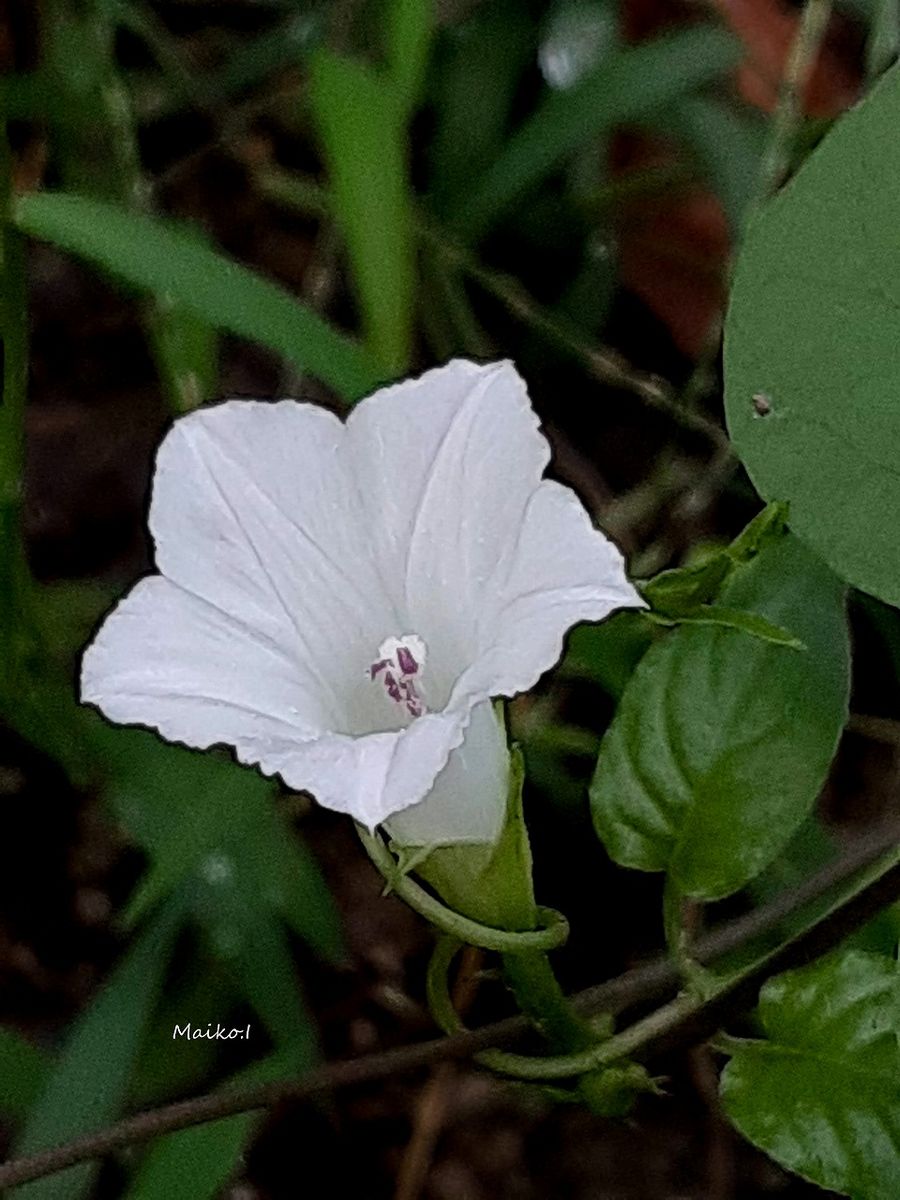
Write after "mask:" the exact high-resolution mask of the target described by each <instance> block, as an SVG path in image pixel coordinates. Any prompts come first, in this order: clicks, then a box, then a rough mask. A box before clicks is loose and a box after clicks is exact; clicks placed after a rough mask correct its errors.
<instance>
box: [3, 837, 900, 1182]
mask: <svg viewBox="0 0 900 1200" xmlns="http://www.w3.org/2000/svg"><path fill="white" fill-rule="evenodd" d="M898 837H900V831H898V829H897V827H896V826H892V827H891V828H890V829H888V830H886V831H881V832H879V833H877V834H874V835H870V836H867V837H866V838H863V839H861V840H860V841H859V843H857V844H856V845H855V846H854V847H853V848H851V850H850V851H849V852H848V853H847V854H846V855H844V856H843V857H842V858H841V859H840V860H839V861H838V862H837V863H835V864H832V865H830V866H828V867H826V868H825V869H824V870H823V871H821V872H819V873H818V874H817V875H816V876H814V877H813V878H812V879H811V880H809V881H808V882H807V883H805V884H803V885H802V886H801V887H800V888H798V889H795V890H794V891H793V892H792V893H791V894H790V895H785V896H780V897H778V898H777V899H776V900H775V901H773V902H772V903H771V904H768V905H766V906H764V907H763V908H761V909H760V910H758V911H757V912H754V913H751V914H750V915H749V916H748V917H742V918H739V919H738V920H737V921H734V922H731V923H729V924H728V925H726V926H724V927H723V928H722V929H720V930H717V931H714V932H712V933H710V934H708V935H706V936H705V937H703V938H701V939H698V942H697V945H696V947H695V953H696V955H697V957H698V958H699V959H701V960H702V961H707V962H708V961H710V960H714V959H718V958H720V957H721V956H722V955H724V954H726V953H728V952H731V951H733V950H736V949H739V948H743V947H749V946H751V945H752V943H753V941H754V940H755V939H757V938H759V937H761V936H764V935H767V934H768V935H771V934H773V933H774V932H776V931H777V930H778V929H779V927H781V925H782V923H783V922H784V921H785V919H787V918H790V917H795V916H797V915H799V914H801V913H802V912H803V910H804V909H806V908H808V907H809V905H810V904H812V903H814V902H818V901H822V900H824V899H825V898H826V897H827V896H828V895H829V894H830V893H831V892H832V891H833V890H834V889H835V888H836V887H839V886H842V885H847V884H850V883H851V882H852V881H853V880H854V879H855V878H856V876H858V875H860V874H861V873H866V872H868V871H871V870H872V868H873V867H875V866H876V864H877V863H878V862H879V860H880V859H881V858H882V857H883V856H884V855H885V854H886V853H887V852H889V851H890V850H891V849H892V848H893V847H895V846H896V843H897V840H898ZM898 896H900V864H898V863H897V862H896V860H895V859H893V858H892V860H891V862H890V863H889V864H888V865H886V867H885V869H884V870H882V871H881V872H880V873H878V874H876V875H875V877H874V879H872V880H871V881H870V882H868V883H866V884H864V886H862V887H861V888H859V889H858V890H856V891H855V892H854V893H853V894H852V895H850V896H849V898H845V899H844V900H842V901H838V902H837V903H836V904H835V905H834V907H833V908H832V909H831V910H830V911H829V912H828V913H827V915H826V916H825V917H824V918H823V919H822V920H820V921H819V922H818V923H816V924H814V925H813V926H812V928H810V929H808V930H806V931H805V932H804V933H802V934H801V935H799V936H797V937H795V938H793V939H792V940H791V941H789V942H788V943H786V944H785V945H784V946H782V947H781V948H779V949H778V950H777V951H776V952H775V953H774V954H770V955H769V956H768V957H767V958H766V959H765V960H764V961H763V962H761V963H760V964H759V965H758V966H757V967H756V968H754V969H753V970H751V971H749V972H747V973H745V974H743V975H742V976H741V978H740V979H739V980H738V981H737V982H736V983H735V984H733V985H731V986H728V987H725V988H723V990H722V991H721V992H720V993H719V994H718V995H716V996H715V997H714V998H713V999H712V1000H710V1001H708V1002H705V1003H701V1002H699V1001H697V1002H693V1003H692V1002H690V1001H689V1000H688V1001H687V1002H684V1000H685V998H684V997H682V998H681V1000H680V1001H675V1002H674V1003H673V1004H671V1005H669V1006H667V1008H665V1009H661V1010H659V1012H656V1013H653V1014H652V1015H651V1016H649V1017H647V1018H645V1019H644V1020H642V1021H639V1022H637V1024H635V1025H633V1026H631V1027H630V1028H629V1029H626V1030H625V1031H624V1033H622V1034H619V1035H616V1037H615V1038H614V1039H611V1041H610V1043H608V1044H609V1046H610V1051H611V1054H612V1050H613V1048H614V1046H615V1048H617V1049H618V1051H619V1053H620V1054H621V1055H622V1056H624V1055H625V1054H634V1055H635V1056H636V1057H638V1058H640V1059H648V1058H651V1057H653V1056H654V1055H656V1054H659V1053H662V1052H667V1051H670V1050H672V1049H674V1048H676V1047H684V1046H689V1045H695V1044H697V1043H698V1042H701V1041H704V1040H705V1039H706V1038H708V1037H710V1036H711V1035H712V1034H713V1033H715V1032H716V1031H717V1030H718V1029H719V1028H721V1026H722V1024H723V1021H725V1020H726V1019H727V1018H728V1016H729V1015H730V1014H734V1013H735V1012H740V1011H743V1010H744V1009H746V1008H747V1007H748V1006H750V1005H752V1004H753V1002H754V999H755V996H756V993H757V992H758V990H759V988H760V986H761V985H762V983H764V982H765V980H766V979H768V978H769V977H770V976H771V975H774V974H776V973H778V972H780V971H784V970H787V969H788V968H790V967H794V966H797V965H799V964H802V963H804V962H806V961H809V960H810V959H812V958H814V957H815V956H817V955H819V954H822V953H824V952H825V951H827V950H829V949H831V948H833V947H834V946H836V945H837V944H838V943H839V942H840V941H841V940H842V939H843V938H844V937H845V936H846V935H847V934H848V933H850V932H851V931H852V930H853V929H856V928H859V926H861V925H862V924H864V923H865V921H867V920H868V919H869V918H870V917H871V916H873V915H874V914H875V913H876V912H878V911H880V909H882V908H884V907H885V906H886V905H887V904H889V903H891V902H892V901H893V900H896V899H897V898H898ZM677 985H678V980H677V974H676V972H675V970H674V968H673V967H672V965H671V964H670V963H668V962H666V961H657V962H651V963H649V964H647V965H646V966H644V967H639V968H636V969H635V970H633V971H629V972H628V973H626V974H625V975H623V976H621V977H620V978H619V979H615V980H611V981H609V982H608V983H604V984H600V985H598V986H597V987H594V988H589V989H588V990H587V991H586V992H582V993H580V994H579V995H578V996H576V997H574V1003H575V1004H576V1005H577V1007H578V1008H579V1010H580V1011H582V1012H601V1011H605V1012H611V1013H619V1012H622V1011H624V1010H625V1009H627V1008H630V1007H632V1006H633V1005H635V1004H641V1003H646V1002H647V1001H648V1000H650V999H651V998H653V997H656V996H659V995H662V994H666V993H671V992H672V991H673V990H674V989H675V988H676V987H677ZM529 1028H530V1026H529V1024H528V1022H527V1020H526V1019H525V1018H524V1017H521V1016H519V1017H510V1018H508V1019H507V1020H505V1021H499V1022H496V1023H495V1024H492V1025H486V1026H483V1027H482V1028H480V1029H476V1030H472V1031H467V1032H465V1033H460V1034H457V1035H454V1036H453V1037H445V1038H436V1039H434V1040H432V1041H428V1042H423V1043H419V1044H417V1045H413V1046H404V1047H401V1048H399V1049H396V1050H388V1051H385V1052H383V1053H379V1054H372V1055H368V1056H366V1057H364V1058H357V1059H352V1060H350V1061H348V1062H339V1063H332V1064H329V1065H325V1066H322V1067H319V1068H317V1069H316V1070H314V1071H310V1072H309V1073H308V1074H306V1075H304V1076H303V1077H302V1078H299V1079H287V1080H280V1081H277V1082H273V1083H265V1084H258V1085H255V1086H253V1087H249V1088H241V1089H233V1090H223V1091H221V1092H215V1093H212V1094H209V1095H204V1096H196V1097H193V1098H192V1099H189V1100H182V1101H179V1102H177V1103H175V1104H167V1105H164V1106H162V1107H161V1108H155V1109H150V1110H149V1111H147V1112H143V1113H138V1114H137V1115H135V1116H132V1117H127V1118H125V1119H124V1120H122V1121H118V1122H116V1123H115V1124H114V1125H111V1126H109V1127H107V1128H105V1129H101V1130H99V1131H97V1132H95V1133H89V1134H84V1135H83V1136H81V1137H79V1138H76V1139H74V1140H73V1141H71V1142H67V1143H66V1144H64V1145H61V1146H55V1147H53V1148H51V1149H49V1150H43V1151H39V1152H38V1153H36V1154H32V1155H28V1156H26V1157H23V1158H18V1159H13V1160H11V1161H9V1162H7V1163H5V1164H3V1165H0V1189H6V1188H11V1187H15V1186H17V1185H19V1184H22V1183H27V1182H29V1181H30V1180H33V1179H40V1178H42V1177H43V1176H45V1175H51V1174H53V1173H55V1172H57V1171H62V1170H65V1169H66V1168H67V1167H71V1166H73V1165H75V1164H76V1163H80V1162H85V1161H87V1160H89V1159H93V1158H100V1157H102V1156H104V1155H106V1154H109V1153H110V1152H112V1151H114V1150H119V1149H122V1148H123V1147H125V1146H131V1145H134V1144H136V1143H138V1142H143V1141H147V1140H149V1139H151V1138H155V1137H159V1136H162V1135H163V1134H168V1133H173V1132H175V1131H177V1130H179V1129H186V1128H188V1127H190V1126H193V1125H200V1124H202V1123H204V1122H207V1121H215V1120H220V1119H221V1118H223V1117H230V1116H233V1115H235V1114H236V1113H243V1112H254V1111H258V1110H260V1109H267V1108H273V1107H274V1106H276V1105H278V1104H281V1103H283V1102H284V1101H287V1100H303V1099H309V1098H310V1097H313V1096H318V1095H321V1094H322V1093H323V1092H332V1091H337V1090H338V1089H340V1088H346V1087H353V1086H357V1085H359V1084H363V1083H371V1082H373V1081H375V1080H378V1079H384V1078H386V1077H388V1076H391V1075H400V1074H403V1073H406V1072H409V1071H415V1070H419V1069H421V1068H423V1067H429V1066H432V1065H434V1064H435V1063H439V1062H450V1061H460V1060H464V1059H469V1058H472V1057H473V1056H474V1055H475V1054H477V1053H478V1052H479V1051H482V1050H487V1049H491V1048H498V1047H506V1046H509V1045H511V1044H513V1043H514V1042H516V1041H517V1040H518V1039H519V1038H521V1037H522V1035H523V1034H524V1033H526V1032H527V1031H528V1030H529Z"/></svg>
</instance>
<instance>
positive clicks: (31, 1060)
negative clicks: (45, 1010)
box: [0, 1027, 52, 1117]
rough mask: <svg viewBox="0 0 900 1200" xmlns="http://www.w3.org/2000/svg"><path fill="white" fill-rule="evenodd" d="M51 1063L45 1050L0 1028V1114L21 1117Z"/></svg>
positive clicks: (8, 1030)
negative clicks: (1, 1112)
mask: <svg viewBox="0 0 900 1200" xmlns="http://www.w3.org/2000/svg"><path fill="white" fill-rule="evenodd" d="M51 1063H52V1060H51V1057H50V1055H49V1054H48V1053H47V1052H46V1050H41V1048H40V1047H39V1046H35V1045H34V1044H33V1043H32V1042H29V1041H27V1040H26V1039H25V1038H24V1037H22V1035H21V1034H20V1033H17V1032H16V1031H15V1030H14V1029H6V1028H3V1027H0V1110H2V1111H3V1112H5V1113H10V1114H12V1115H13V1116H15V1117H20V1116H23V1115H24V1114H25V1113H26V1112H27V1111H28V1109H29V1108H30V1107H31V1106H32V1104H33V1103H34V1102H35V1100H37V1098H38V1096H39V1095H40V1093H41V1092H42V1091H43V1089H44V1086H45V1084H46V1082H47V1078H48V1076H49V1074H50V1070H51Z"/></svg>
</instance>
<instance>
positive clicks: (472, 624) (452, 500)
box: [347, 360, 550, 704]
mask: <svg viewBox="0 0 900 1200" xmlns="http://www.w3.org/2000/svg"><path fill="white" fill-rule="evenodd" d="M347 433H348V436H349V441H350V444H349V447H348V450H349V455H350V458H351V461H352V463H353V467H352V473H353V474H354V475H355V477H356V478H357V479H358V481H359V486H360V490H361V492H362V493H363V494H364V495H365V497H366V502H367V504H368V505H370V510H369V511H370V512H371V523H372V532H373V535H374V537H375V538H376V547H377V554H378V558H379V561H380V563H381V564H382V571H383V578H384V579H385V580H386V581H388V582H386V586H392V587H393V588H395V589H396V590H397V591H398V592H399V594H400V595H401V596H402V597H403V598H404V600H405V605H406V609H407V614H408V617H409V621H408V627H409V628H410V629H413V630H415V632H416V633H417V634H419V635H420V636H421V637H422V638H424V640H425V642H426V644H427V646H428V653H429V677H430V681H431V686H433V685H434V682H435V681H436V680H439V681H441V688H442V689H443V695H442V696H440V697H439V698H437V703H439V704H440V703H444V702H446V699H447V696H448V695H449V691H450V687H451V686H452V683H453V680H455V679H456V677H457V676H458V675H459V673H460V671H461V670H462V668H463V667H465V666H467V665H468V664H469V663H470V662H471V661H472V659H473V656H474V653H475V651H476V645H475V642H474V634H475V629H476V622H477V619H478V616H479V614H480V612H481V611H482V609H483V606H484V603H485V596H486V590H487V588H488V586H489V581H490V578H491V576H492V575H493V573H494V571H495V568H496V565H497V561H498V558H500V557H501V556H502V555H503V552H504V547H507V546H508V545H509V544H510V543H512V542H514V541H515V538H516V536H517V532H518V529H519V526H520V525H521V522H522V518H523V514H524V511H525V508H526V505H527V503H528V499H529V496H530V495H531V493H532V492H533V490H534V489H535V487H537V485H538V482H539V480H540V478H541V474H542V472H543V470H544V467H545V466H546V464H547V461H548V459H549V456H550V452H549V447H548V445H547V442H546V439H545V438H544V437H543V436H542V435H541V434H540V432H539V429H538V421H537V417H536V416H535V414H534V411H533V410H532V408H531V405H530V403H529V400H528V394H527V391H526V389H525V384H524V382H523V381H522V379H521V378H520V377H519V375H518V374H517V373H516V370H515V368H514V367H513V366H512V364H511V363H508V362H501V363H492V364H491V365H489V366H477V365H476V364H474V363H470V362H465V361H462V360H456V361H454V362H451V363H448V364H447V365H446V366H444V367H441V368H438V369H437V370H433V371H428V372H427V373H426V374H424V375H422V376H420V377H419V378H418V379H412V380H407V381H406V382H404V383H400V384H397V385H395V386H393V387H389V388H385V389H384V390H383V391H380V392H378V393H376V394H375V395H374V396H372V397H371V398H370V399H368V400H365V401H363V403H362V404H360V405H358V407H357V408H356V409H355V410H354V412H353V413H351V415H350V417H349V419H348V421H347ZM435 699H436V698H435V697H434V696H430V702H431V703H435Z"/></svg>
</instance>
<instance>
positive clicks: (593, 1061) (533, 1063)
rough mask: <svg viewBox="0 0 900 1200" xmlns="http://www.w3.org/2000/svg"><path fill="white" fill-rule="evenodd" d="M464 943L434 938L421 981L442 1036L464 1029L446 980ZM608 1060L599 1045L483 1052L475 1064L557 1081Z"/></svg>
mask: <svg viewBox="0 0 900 1200" xmlns="http://www.w3.org/2000/svg"><path fill="white" fill-rule="evenodd" d="M463 945H464V943H463V942H461V941H460V940H459V939H458V938H455V937H453V936H451V935H447V934H445V935H444V936H443V937H440V938H439V939H438V942H437V945H436V946H435V948H434V953H433V954H432V956H431V961H430V962H429V964H428V973H427V976H426V980H425V987H426V993H427V996H428V1007H429V1009H430V1011H431V1015H432V1016H433V1017H434V1019H435V1021H436V1022H437V1023H438V1025H439V1026H440V1028H441V1029H442V1030H443V1031H444V1033H446V1034H454V1033H463V1032H464V1031H465V1029H466V1027H465V1025H464V1024H463V1022H462V1021H461V1020H460V1017H459V1014H458V1013H457V1011H456V1009H455V1008H454V1007H453V1000H452V999H451V997H450V987H449V983H448V977H449V973H450V967H451V966H452V964H453V959H454V958H455V957H456V955H457V954H458V953H459V951H460V950H461V949H462V947H463ZM608 1057H609V1054H608V1050H604V1048H603V1047H602V1045H601V1044H598V1045H596V1046H591V1047H590V1048H589V1049H587V1050H581V1051H578V1052H577V1053H575V1054H556V1055H530V1054H511V1053H509V1052H508V1051H506V1050H483V1051H482V1052H481V1053H480V1054H476V1055H475V1061H476V1062H478V1063H480V1064H481V1066H483V1067H488V1068H489V1069H490V1070H491V1071H495V1072H496V1073H497V1074H498V1075H507V1076H509V1077H510V1078H511V1079H523V1080H542V1079H548V1080H557V1079H566V1078H571V1077H572V1076H575V1075H584V1074H585V1073H586V1072H588V1071H593V1070H594V1069H595V1068H596V1067H598V1066H599V1065H601V1063H603V1062H604V1060H605V1059H607V1058H608Z"/></svg>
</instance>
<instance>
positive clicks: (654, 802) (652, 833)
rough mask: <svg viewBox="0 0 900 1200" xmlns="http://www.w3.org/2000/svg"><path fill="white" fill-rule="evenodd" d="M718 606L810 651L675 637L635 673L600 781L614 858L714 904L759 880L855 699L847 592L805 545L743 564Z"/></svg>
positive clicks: (793, 544)
mask: <svg viewBox="0 0 900 1200" xmlns="http://www.w3.org/2000/svg"><path fill="white" fill-rule="evenodd" d="M721 599H722V602H723V603H724V604H726V605H727V606H728V607H729V608H733V609H744V610H747V611H750V612H754V613H758V614H759V615H760V616H763V617H765V618H766V619H767V620H769V621H771V622H774V623H775V624H776V625H779V626H782V627H784V628H786V629H788V630H789V631H790V632H791V633H792V634H794V635H795V636H796V637H798V638H799V639H800V641H801V642H802V643H803V644H804V645H805V646H806V647H807V649H805V650H797V649H792V648H790V647H787V646H780V645H774V644H772V643H771V642H768V641H766V640H764V639H762V638H759V637H754V636H750V635H748V634H747V633H746V632H743V631H740V630H737V629H731V628H727V627H715V626H685V627H682V628H679V629H677V630H675V631H674V632H673V633H671V634H668V635H667V636H666V637H665V638H664V639H663V640H662V641H661V642H659V643H658V644H657V645H655V646H653V647H652V648H651V649H650V650H648V651H647V653H646V654H645V655H644V657H643V658H642V660H641V662H640V664H639V665H638V667H637V669H636V671H635V672H634V675H633V676H632V677H631V680H630V681H629V683H628V686H627V687H626V689H625V693H624V696H623V698H622V701H621V704H620V705H619V709H618V712H617V713H616V716H615V719H614V720H613V723H612V725H611V726H610V728H609V731H608V733H607V735H606V737H605V738H604V741H603V744H602V746H601V750H600V758H599V761H598V763H597V770H596V774H595V776H594V780H593V783H592V785H591V803H592V808H593V814H594V822H595V825H596V828H597V832H598V833H599V835H600V837H601V838H602V839H603V841H604V843H605V845H606V848H607V850H608V851H609V853H610V854H611V855H612V857H613V858H614V859H615V860H616V861H617V862H619V863H621V864H622V865H623V866H628V867H636V868H638V869H641V870H645V871H663V870H665V871H669V872H670V874H671V876H672V879H673V881H674V883H675V884H676V886H677V887H678V889H679V890H680V891H682V892H683V893H685V894H687V895H690V896H695V897H698V898H701V899H706V900H712V899H716V898H718V897H721V896H727V895H729V894H730V893H732V892H734V891H736V890H737V889H738V888H740V887H742V886H743V885H744V884H745V883H746V882H747V881H748V880H749V879H752V878H753V876H754V875H756V874H757V873H758V872H759V871H761V870H762V869H763V868H764V867H765V866H766V865H767V864H768V863H770V862H771V861H772V860H773V859H774V858H775V856H776V855H777V854H778V853H779V852H780V851H781V850H782V848H783V847H784V846H785V845H786V843H787V842H788V840H789V839H790V837H791V835H792V834H793V833H794V831H795V830H796V829H797V828H798V827H799V825H800V823H801V822H802V821H803V819H804V817H806V816H807V815H808V813H809V812H810V810H811V808H812V806H813V804H814V802H815V799H816V796H817V795H818V792H819V790H820V788H821V786H822V783H823V781H824V779H825V775H826V773H827V770H828V766H829V763H830V761H831V758H832V756H833V754H834V751H835V747H836V746H837V742H838V738H839V737H840V733H841V729H842V728H843V726H844V723H845V721H846V717H847V704H848V692H849V646H848V635H847V626H846V618H845V613H844V594H843V588H842V586H841V585H840V583H839V582H838V580H837V579H836V578H835V577H834V575H832V573H831V572H830V571H829V570H828V569H827V568H826V567H824V566H823V565H822V564H821V562H820V561H819V560H818V559H816V558H815V557H814V556H813V555H812V554H811V553H810V552H809V551H808V550H806V549H805V548H804V546H803V545H802V543H800V542H799V541H798V540H797V539H796V538H793V537H791V536H787V537H784V538H782V539H781V540H780V541H779V542H776V543H774V544H773V545H770V546H769V547H768V548H766V549H764V550H763V551H761V552H760V553H759V554H758V555H757V557H756V558H754V559H753V560H752V561H751V562H749V563H748V564H746V565H745V566H741V567H738V568H737V569H736V570H735V572H734V574H733V576H732V578H731V579H730V581H729V582H728V583H727V584H726V586H725V588H724V589H723V591H722V594H721Z"/></svg>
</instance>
